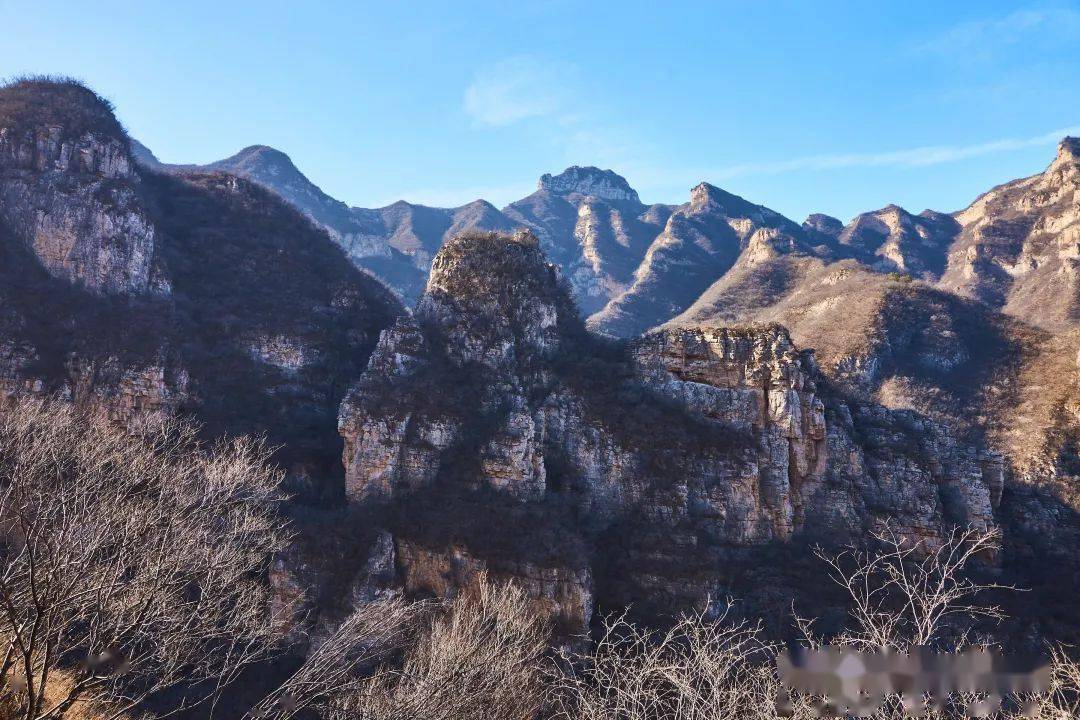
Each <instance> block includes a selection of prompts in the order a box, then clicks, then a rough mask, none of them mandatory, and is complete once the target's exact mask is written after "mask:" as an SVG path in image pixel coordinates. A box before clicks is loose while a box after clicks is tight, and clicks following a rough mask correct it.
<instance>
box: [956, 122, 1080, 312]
mask: <svg viewBox="0 0 1080 720" xmlns="http://www.w3.org/2000/svg"><path fill="white" fill-rule="evenodd" d="M956 221H957V222H958V223H959V224H960V226H961V228H962V230H961V232H960V235H959V237H958V238H957V240H956V242H955V243H953V244H952V246H951V247H950V249H949V255H948V268H947V269H946V272H945V274H944V276H943V277H942V279H941V283H940V286H941V287H942V288H944V289H947V290H949V291H951V292H956V293H958V294H961V295H966V296H969V297H972V298H975V299H978V300H979V301H981V302H984V303H986V304H987V305H989V306H991V307H994V308H999V309H1001V310H1002V311H1004V312H1005V313H1007V314H1009V315H1012V316H1015V317H1018V318H1020V319H1022V320H1024V321H1026V322H1029V323H1031V324H1032V325H1035V326H1037V327H1042V328H1046V329H1048V330H1052V331H1061V330H1068V329H1073V328H1076V327H1077V326H1078V324H1080V139H1078V138H1072V137H1067V138H1065V139H1064V140H1062V142H1061V144H1060V146H1059V147H1058V153H1057V157H1056V158H1055V159H1054V161H1053V162H1052V163H1051V164H1050V166H1049V167H1048V168H1047V169H1046V170H1045V171H1044V172H1042V173H1040V174H1038V175H1033V176H1032V177H1029V178H1024V179H1022V180H1014V181H1013V182H1010V183H1006V184H1004V185H999V186H998V187H996V188H993V189H992V190H990V191H989V192H987V193H985V194H984V195H982V196H980V197H979V198H978V199H977V200H976V201H975V202H974V203H972V204H971V206H970V207H968V208H967V209H966V210H963V211H961V212H959V213H957V214H956Z"/></svg>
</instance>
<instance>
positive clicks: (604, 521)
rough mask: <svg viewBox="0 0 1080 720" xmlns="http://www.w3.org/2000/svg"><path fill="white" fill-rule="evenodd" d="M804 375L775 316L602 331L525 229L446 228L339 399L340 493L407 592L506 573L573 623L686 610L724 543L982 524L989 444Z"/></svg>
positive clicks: (447, 588) (811, 368)
mask: <svg viewBox="0 0 1080 720" xmlns="http://www.w3.org/2000/svg"><path fill="white" fill-rule="evenodd" d="M821 383H822V379H821V376H820V375H819V373H818V371H817V368H816V365H815V364H814V362H813V358H812V356H811V355H809V354H806V353H802V352H800V351H799V350H798V349H797V348H796V347H795V346H794V345H793V343H792V341H791V339H790V337H789V335H788V333H787V331H786V330H785V329H784V328H783V327H781V326H778V325H764V326H757V327H742V328H728V327H703V328H695V329H680V328H675V329H671V330H665V331H661V332H657V333H652V334H649V335H646V336H645V337H643V338H641V339H640V340H637V341H634V342H632V343H630V344H624V343H611V342H607V341H602V340H600V339H598V338H597V337H595V336H592V335H590V334H589V333H587V332H586V331H585V330H584V328H582V326H581V323H580V321H579V320H578V319H577V315H576V313H575V312H574V306H573V304H572V302H571V301H570V298H569V294H568V291H567V290H566V289H565V284H564V283H563V282H562V281H561V280H560V278H559V277H558V274H557V273H556V271H555V270H554V268H552V267H551V266H550V265H548V264H547V263H546V262H545V260H544V257H543V255H542V253H541V250H540V248H539V244H538V241H537V240H536V238H534V237H533V236H531V235H529V234H519V235H517V236H515V237H512V238H511V237H508V236H500V235H473V236H463V237H459V238H457V239H455V240H453V241H451V242H450V243H448V244H447V245H446V246H445V247H444V248H443V250H442V251H440V253H439V255H438V256H437V257H436V258H435V261H434V264H433V270H432V276H431V279H430V281H429V284H428V289H427V293H426V294H425V296H424V297H423V298H422V299H421V302H420V304H419V306H418V309H417V312H416V315H415V317H413V318H409V319H405V320H402V321H399V323H398V324H397V325H396V326H395V327H393V328H391V329H389V330H387V331H385V332H384V333H383V334H382V336H381V338H380V341H379V344H378V346H377V348H376V350H375V352H374V353H373V354H372V357H371V360H370V362H369V365H368V369H367V371H366V372H365V374H364V376H363V377H362V378H361V380H360V382H359V383H358V384H357V385H356V386H354V388H353V389H352V390H351V391H350V393H349V394H348V396H347V398H346V400H345V402H344V403H343V405H342V408H341V412H340V415H339V428H340V431H341V434H342V436H343V438H344V441H345V451H344V458H343V460H344V464H345V468H346V484H347V490H348V496H349V498H350V501H351V502H352V503H353V504H354V505H355V506H357V507H380V508H383V509H384V510H383V511H381V514H382V516H384V517H385V518H388V520H387V524H388V525H389V526H390V528H389V529H390V532H391V534H392V536H393V538H394V543H395V547H396V548H397V554H396V559H395V567H396V573H397V582H398V583H399V584H400V585H402V586H404V587H406V588H407V589H409V590H410V591H415V592H420V591H426V592H434V593H439V594H444V593H451V592H453V591H454V589H455V588H456V587H460V585H461V584H463V583H467V582H469V578H470V577H473V576H474V575H475V573H477V572H479V571H480V570H485V571H488V572H492V573H494V574H496V575H503V576H509V577H519V578H522V579H523V580H524V581H525V586H526V587H528V588H530V589H531V591H532V592H533V593H534V595H535V596H536V597H537V602H538V604H539V606H541V607H546V608H547V609H548V610H549V611H550V612H551V613H552V614H554V615H555V616H556V617H557V618H558V619H559V620H561V621H562V622H564V623H566V624H567V625H568V626H577V627H581V625H582V623H583V622H584V621H587V620H588V618H589V616H590V614H591V613H592V609H593V604H594V603H596V602H600V603H604V602H607V601H611V602H618V601H619V600H620V599H622V600H627V599H630V598H633V601H634V602H635V603H644V605H645V606H651V607H655V608H657V609H659V608H662V607H668V608H669V609H674V608H678V607H686V606H688V605H695V604H698V605H700V604H701V603H703V602H705V600H706V598H707V597H709V596H710V595H713V596H715V595H716V593H717V591H718V590H722V589H723V587H724V580H723V576H724V572H725V570H724V569H725V567H726V565H725V564H726V560H725V558H730V557H731V553H732V552H736V551H737V550H738V549H739V548H742V549H749V548H756V547H762V546H765V545H768V544H770V543H775V542H784V541H788V540H792V539H794V538H798V537H803V536H815V537H830V538H832V539H834V540H835V539H836V538H839V537H851V536H859V535H861V534H862V533H865V532H867V531H869V530H870V529H872V528H874V527H876V526H878V525H879V524H881V523H884V522H890V523H892V524H893V525H894V526H895V527H898V528H899V529H900V530H901V531H902V532H904V533H906V534H907V535H909V536H910V537H912V538H915V537H919V538H926V539H928V540H929V541H931V542H934V541H937V540H939V539H940V538H941V537H943V535H944V534H945V533H947V532H948V528H949V527H950V526H952V525H954V524H967V523H972V524H976V525H982V526H992V525H993V524H994V523H995V520H994V506H995V504H996V503H997V501H998V500H999V498H1000V495H1001V463H1000V459H999V458H997V457H996V456H993V455H991V454H988V453H985V452H982V451H980V450H979V449H977V448H975V447H969V446H966V445H964V444H962V443H960V442H958V441H957V440H956V438H955V437H953V436H952V435H951V434H950V433H949V431H948V430H947V429H946V428H945V427H944V426H941V425H938V424H936V423H935V422H933V421H932V420H930V419H928V418H926V417H923V416H920V415H918V414H916V413H914V412H903V411H892V410H887V409H885V408H883V407H881V406H877V405H874V404H872V403H868V402H859V401H854V400H847V399H844V398H843V397H841V396H838V395H836V394H835V393H833V392H832V391H830V390H829V389H828V387H827V386H822V384H821ZM378 514H379V513H377V515H378ZM436 526H437V527H436Z"/></svg>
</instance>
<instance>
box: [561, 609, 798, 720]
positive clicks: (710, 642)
mask: <svg viewBox="0 0 1080 720" xmlns="http://www.w3.org/2000/svg"><path fill="white" fill-rule="evenodd" d="M774 655H775V648H774V647H772V646H770V645H768V644H767V643H765V642H764V641H763V640H762V639H761V637H760V632H759V628H758V627H757V626H755V625H750V624H748V623H746V622H730V621H729V620H728V617H727V614H725V615H724V616H723V617H721V618H719V619H716V620H706V619H705V618H704V617H703V616H701V615H692V616H689V617H686V618H683V619H682V620H680V621H679V622H677V623H676V624H675V625H674V626H673V627H672V628H670V629H669V630H667V631H664V632H652V631H648V630H644V629H641V628H639V627H637V626H635V625H634V624H633V623H631V622H629V621H627V620H626V618H625V617H615V618H610V619H608V620H607V621H605V630H604V633H603V636H602V637H601V639H600V640H599V642H598V643H597V645H596V648H595V650H594V651H593V652H592V653H591V654H590V655H588V656H586V657H574V656H570V657H567V658H566V662H565V666H566V668H567V671H566V673H565V674H563V675H562V676H561V677H558V678H557V679H556V682H555V686H554V692H553V698H554V699H553V706H554V714H555V717H556V718H559V719H561V720H675V719H678V720H773V718H775V717H776V713H775V710H774V707H775V700H776V693H777V691H778V690H779V683H778V682H777V680H776V677H775V674H774V672H773V667H772V664H771V660H772V658H773V657H774Z"/></svg>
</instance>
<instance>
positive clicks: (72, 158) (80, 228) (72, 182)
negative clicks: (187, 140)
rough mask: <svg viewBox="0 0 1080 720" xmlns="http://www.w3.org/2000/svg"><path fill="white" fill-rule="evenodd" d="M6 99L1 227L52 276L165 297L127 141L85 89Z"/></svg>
mask: <svg viewBox="0 0 1080 720" xmlns="http://www.w3.org/2000/svg"><path fill="white" fill-rule="evenodd" d="M2 93H3V98H0V222H3V223H4V224H5V225H6V226H7V228H8V230H9V231H10V232H11V233H12V234H13V235H14V236H15V237H16V238H18V239H19V240H21V241H22V242H23V243H24V244H25V245H26V247H28V248H29V249H31V250H32V251H33V252H34V254H35V255H36V256H37V258H38V260H39V261H40V262H41V264H42V266H43V267H45V268H46V269H47V270H48V271H49V272H50V273H51V274H52V275H54V276H55V277H58V278H63V279H66V280H68V281H69V282H71V283H74V284H77V285H79V286H81V287H84V288H86V289H87V290H90V291H91V292H95V293H106V294H124V293H147V292H156V293H166V292H168V289H169V283H168V279H167V278H166V277H165V275H164V274H163V273H162V272H161V266H160V262H159V260H158V259H157V241H156V228H155V227H154V223H153V221H152V220H151V218H150V217H149V214H148V212H147V211H146V209H145V207H144V199H143V196H142V194H141V190H140V182H139V178H138V175H137V173H136V172H135V170H134V167H133V165H134V163H133V160H132V157H131V151H130V148H129V145H128V140H127V137H126V135H124V133H123V130H122V129H121V128H120V127H119V125H118V124H117V123H116V121H115V118H113V117H112V113H111V109H110V108H109V107H108V106H107V105H105V104H104V102H103V101H102V100H100V99H99V98H98V97H96V96H95V95H94V94H93V93H91V92H90V91H89V90H86V88H83V87H81V86H77V85H66V86H57V85H52V84H48V83H36V82H33V81H25V82H21V83H16V84H14V85H10V86H7V87H5V88H3V90H2Z"/></svg>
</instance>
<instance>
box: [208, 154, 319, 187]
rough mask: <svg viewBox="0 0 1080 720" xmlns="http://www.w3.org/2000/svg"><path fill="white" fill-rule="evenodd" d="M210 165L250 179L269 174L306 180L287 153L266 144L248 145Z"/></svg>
mask: <svg viewBox="0 0 1080 720" xmlns="http://www.w3.org/2000/svg"><path fill="white" fill-rule="evenodd" d="M218 166H220V167H218ZM211 167H212V168H213V169H222V170H227V171H229V172H232V173H235V174H237V175H240V176H242V177H247V178H251V179H258V178H260V177H265V176H267V175H270V176H282V177H284V178H289V177H297V178H303V179H304V181H305V183H306V182H307V178H304V176H303V174H302V173H301V172H300V170H299V169H298V168H297V167H296V165H294V164H293V161H292V159H291V158H290V157H289V156H288V155H286V154H285V153H283V152H281V151H280V150H276V149H274V148H272V147H270V146H268V145H249V146H248V147H246V148H244V149H243V150H241V151H240V152H238V153H236V154H235V155H233V156H232V157H229V158H226V159H224V160H221V161H219V162H216V163H214V164H213V165H211Z"/></svg>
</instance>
